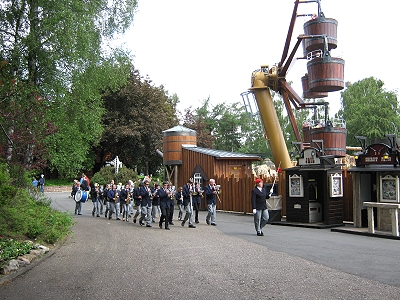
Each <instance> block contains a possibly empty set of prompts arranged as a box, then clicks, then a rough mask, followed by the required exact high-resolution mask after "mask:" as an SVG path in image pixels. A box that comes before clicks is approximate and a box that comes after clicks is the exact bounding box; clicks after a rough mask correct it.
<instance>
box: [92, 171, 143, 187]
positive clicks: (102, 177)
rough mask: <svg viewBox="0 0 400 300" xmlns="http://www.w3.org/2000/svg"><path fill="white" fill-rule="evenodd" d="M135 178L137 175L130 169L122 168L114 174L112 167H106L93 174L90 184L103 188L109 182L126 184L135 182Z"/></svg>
mask: <svg viewBox="0 0 400 300" xmlns="http://www.w3.org/2000/svg"><path fill="white" fill-rule="evenodd" d="M137 178H138V176H137V173H136V172H135V171H133V170H132V169H129V168H127V167H123V168H121V169H119V170H118V173H117V174H115V169H114V167H111V166H107V167H103V168H101V169H100V171H99V172H97V173H95V174H94V175H93V177H92V178H91V179H90V182H91V183H98V184H99V185H103V186H104V185H106V184H108V183H110V182H111V180H114V182H115V183H118V182H122V184H126V183H127V182H128V180H132V181H136V180H137Z"/></svg>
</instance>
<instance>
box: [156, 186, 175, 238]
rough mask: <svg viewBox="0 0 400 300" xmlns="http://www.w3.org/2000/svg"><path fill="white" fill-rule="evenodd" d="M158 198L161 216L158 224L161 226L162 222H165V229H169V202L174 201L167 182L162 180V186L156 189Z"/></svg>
mask: <svg viewBox="0 0 400 300" xmlns="http://www.w3.org/2000/svg"><path fill="white" fill-rule="evenodd" d="M157 194H158V197H159V199H160V208H161V216H160V221H159V222H158V226H159V227H160V228H162V223H163V222H165V229H167V230H169V215H170V211H169V209H170V205H171V204H170V202H171V201H174V199H171V197H170V192H169V191H168V182H166V181H164V183H163V186H162V188H160V189H158V191H157Z"/></svg>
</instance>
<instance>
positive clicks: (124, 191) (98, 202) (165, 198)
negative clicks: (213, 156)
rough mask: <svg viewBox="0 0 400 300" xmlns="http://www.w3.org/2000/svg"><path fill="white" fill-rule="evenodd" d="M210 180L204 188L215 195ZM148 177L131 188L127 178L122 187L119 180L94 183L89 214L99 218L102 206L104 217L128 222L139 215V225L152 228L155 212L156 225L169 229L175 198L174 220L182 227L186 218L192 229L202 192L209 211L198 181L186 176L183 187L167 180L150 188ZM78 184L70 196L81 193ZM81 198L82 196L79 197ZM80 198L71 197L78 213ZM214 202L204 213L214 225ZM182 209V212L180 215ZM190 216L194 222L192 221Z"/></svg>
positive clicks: (79, 211)
mask: <svg viewBox="0 0 400 300" xmlns="http://www.w3.org/2000/svg"><path fill="white" fill-rule="evenodd" d="M211 181H213V179H212V180H210V184H209V185H208V187H212V189H213V191H212V194H213V195H214V197H215V195H217V192H216V188H215V181H213V184H212V182H211ZM150 182H151V179H150V178H148V177H146V178H145V179H144V180H143V181H142V182H140V183H139V186H138V187H136V188H135V187H134V183H133V182H132V181H131V180H130V181H129V182H128V183H127V184H126V185H125V186H123V185H122V184H121V183H119V184H118V185H116V184H115V183H114V181H111V182H110V184H107V185H106V186H105V187H104V188H103V186H101V185H99V184H97V183H95V184H94V185H93V186H91V189H90V196H91V199H92V202H93V210H92V216H93V217H94V216H96V217H100V215H101V214H103V207H105V211H104V215H105V217H106V218H108V219H109V220H111V219H112V218H113V214H114V213H115V218H116V220H121V216H122V221H125V222H129V218H130V217H132V216H133V222H134V223H136V221H137V218H139V224H140V225H141V226H146V227H152V225H151V223H155V218H156V215H157V213H158V215H159V216H160V219H159V227H160V228H162V227H163V223H164V227H165V229H167V230H169V225H174V223H173V211H174V204H175V200H176V201H177V204H178V207H179V216H178V220H180V221H181V225H182V226H185V223H186V221H188V227H189V228H196V226H195V225H194V224H193V223H199V207H200V204H201V198H202V197H203V194H204V193H205V194H206V199H207V206H208V210H209V214H210V205H209V203H208V202H209V200H208V194H207V187H206V190H205V191H203V190H202V189H201V188H200V185H199V183H198V182H196V183H193V179H189V180H188V182H187V184H185V185H184V186H183V187H180V188H178V190H177V191H176V190H175V187H174V186H172V183H170V182H167V181H166V182H163V185H162V187H160V185H159V184H158V183H155V184H154V186H153V187H150V186H149V185H150ZM81 192H83V191H81V187H80V185H79V182H78V184H76V185H75V184H74V195H76V194H79V195H81ZM80 197H81V198H82V199H83V198H84V197H82V196H80ZM81 198H79V199H78V198H77V197H76V196H74V200H75V213H77V214H79V215H80V214H81V206H82V203H83V202H85V201H86V198H85V199H84V201H81V200H80V199H81ZM214 202H215V204H214V206H213V207H212V209H213V210H211V212H212V214H211V215H210V217H209V215H207V219H206V223H207V224H210V221H209V220H210V219H211V224H212V225H216V224H215V205H216V201H214ZM134 206H135V207H136V212H135V213H133V212H134V209H133V207H134ZM183 212H185V214H183ZM193 218H194V222H193Z"/></svg>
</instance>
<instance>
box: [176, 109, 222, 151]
mask: <svg viewBox="0 0 400 300" xmlns="http://www.w3.org/2000/svg"><path fill="white" fill-rule="evenodd" d="M203 108H204V106H203ZM203 112H204V109H203ZM207 114H208V111H207V110H206V111H205V114H204V113H202V110H201V108H198V109H196V110H195V111H192V107H189V108H187V109H186V110H185V114H184V116H183V126H185V127H187V128H190V129H193V130H195V131H196V144H197V146H198V147H202V148H213V144H214V140H215V137H214V136H212V135H211V130H210V129H209V128H208V127H209V126H208V124H207V122H206V120H207Z"/></svg>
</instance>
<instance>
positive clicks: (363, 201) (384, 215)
mask: <svg viewBox="0 0 400 300" xmlns="http://www.w3.org/2000/svg"><path fill="white" fill-rule="evenodd" d="M358 138H360V140H361V141H364V144H362V145H363V147H362V152H360V153H358V155H357V159H356V166H355V167H353V168H351V169H349V172H351V173H352V174H353V199H354V201H353V219H354V226H355V227H367V226H368V227H369V228H368V230H369V232H372V233H373V232H374V228H376V229H377V230H382V231H392V233H393V235H396V236H398V235H399V224H398V209H399V204H400V180H399V178H400V169H399V158H400V152H399V150H398V149H397V145H398V144H399V143H400V140H399V139H397V138H396V137H395V136H389V140H387V142H385V143H373V144H371V145H369V146H365V138H364V139H361V138H362V137H358ZM371 221H372V222H373V224H369V223H370V222H371ZM370 227H371V228H370Z"/></svg>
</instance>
